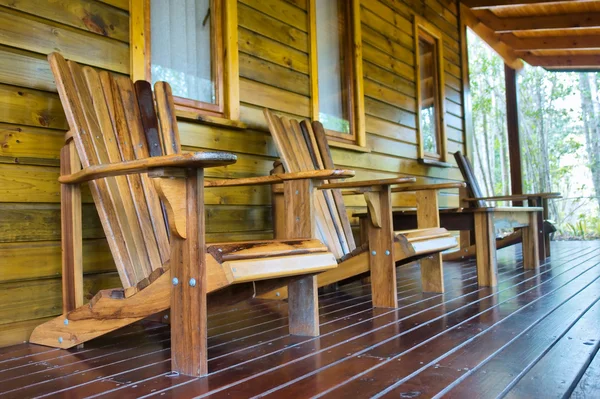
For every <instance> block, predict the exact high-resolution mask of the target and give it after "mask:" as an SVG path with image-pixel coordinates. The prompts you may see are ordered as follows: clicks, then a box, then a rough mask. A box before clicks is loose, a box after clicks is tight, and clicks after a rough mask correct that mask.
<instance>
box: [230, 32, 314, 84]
mask: <svg viewBox="0 0 600 399" xmlns="http://www.w3.org/2000/svg"><path fill="white" fill-rule="evenodd" d="M238 33H239V39H238V40H239V41H238V43H239V49H240V51H242V52H244V53H246V54H251V55H253V56H255V57H258V58H261V59H263V60H266V61H269V62H273V63H275V64H278V65H281V66H283V67H286V68H290V69H292V70H294V71H298V72H302V73H305V74H308V55H307V54H306V53H304V52H302V51H298V50H295V49H293V48H291V47H288V46H286V45H284V44H281V43H279V42H276V41H274V40H271V39H269V38H266V37H264V36H260V35H258V34H256V33H254V32H252V31H250V30H248V29H245V28H241V27H240V29H239V31H238Z"/></svg>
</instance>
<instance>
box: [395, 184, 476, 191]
mask: <svg viewBox="0 0 600 399" xmlns="http://www.w3.org/2000/svg"><path fill="white" fill-rule="evenodd" d="M464 187H467V185H466V184H465V183H439V184H415V185H412V186H400V187H394V188H392V192H393V193H405V192H410V191H425V190H445V189H449V188H464Z"/></svg>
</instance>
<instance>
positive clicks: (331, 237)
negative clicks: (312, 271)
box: [265, 109, 356, 259]
mask: <svg viewBox="0 0 600 399" xmlns="http://www.w3.org/2000/svg"><path fill="white" fill-rule="evenodd" d="M265 117H266V119H267V123H268V124H269V130H270V131H271V136H272V137H273V140H274V142H275V146H276V147H277V151H278V153H279V157H280V160H281V163H282V164H283V167H284V169H285V171H286V172H303V171H311V170H323V169H335V165H334V163H333V159H332V157H331V152H330V151H329V145H328V144H327V138H326V136H325V130H324V129H323V125H322V124H321V123H320V122H312V123H311V122H310V121H309V120H303V121H301V122H298V121H297V120H295V119H288V118H285V117H278V116H277V115H275V114H273V113H272V112H271V111H269V110H268V109H265ZM315 219H316V223H317V237H318V238H319V239H320V240H321V241H322V242H323V243H324V244H325V245H327V247H328V248H329V250H330V251H331V252H332V253H333V254H334V255H335V256H336V257H337V258H338V259H341V258H343V257H344V256H345V255H347V254H349V253H351V252H352V251H354V250H355V249H356V244H355V242H354V237H353V235H352V228H351V226H350V220H349V219H348V214H347V213H346V207H345V206H344V201H343V198H342V193H341V191H340V190H318V191H317V194H316V196H315Z"/></svg>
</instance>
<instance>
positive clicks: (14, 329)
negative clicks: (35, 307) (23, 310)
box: [0, 317, 52, 348]
mask: <svg viewBox="0 0 600 399" xmlns="http://www.w3.org/2000/svg"><path fill="white" fill-rule="evenodd" d="M50 319H52V317H46V318H42V319H34V320H26V321H22V322H19V323H11V324H3V325H1V326H0V348H1V347H3V346H11V345H17V344H20V343H22V342H25V341H28V340H29V336H30V335H31V332H32V331H33V329H34V328H36V327H37V326H38V325H40V324H42V323H45V322H46V321H48V320H50Z"/></svg>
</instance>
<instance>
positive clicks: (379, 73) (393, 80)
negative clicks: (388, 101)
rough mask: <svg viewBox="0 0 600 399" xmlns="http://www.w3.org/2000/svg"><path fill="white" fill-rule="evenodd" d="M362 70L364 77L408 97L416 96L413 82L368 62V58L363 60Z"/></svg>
mask: <svg viewBox="0 0 600 399" xmlns="http://www.w3.org/2000/svg"><path fill="white" fill-rule="evenodd" d="M363 71H364V72H363V76H364V78H365V79H371V80H373V81H375V82H377V83H381V84H382V85H384V86H387V87H389V88H390V89H393V90H396V91H398V92H400V93H403V94H406V95H407V96H409V97H413V98H416V92H415V84H414V82H412V81H410V80H408V79H405V78H403V77H401V76H398V75H396V74H394V73H392V72H389V71H386V70H385V69H383V68H381V67H380V66H377V65H376V64H374V63H372V62H369V61H368V60H364V62H363Z"/></svg>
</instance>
